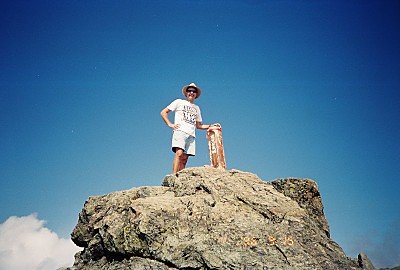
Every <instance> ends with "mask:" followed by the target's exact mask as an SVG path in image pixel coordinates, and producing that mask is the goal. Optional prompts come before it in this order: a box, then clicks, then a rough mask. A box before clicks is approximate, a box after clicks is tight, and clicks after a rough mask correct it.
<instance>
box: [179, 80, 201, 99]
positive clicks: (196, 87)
mask: <svg viewBox="0 0 400 270" xmlns="http://www.w3.org/2000/svg"><path fill="white" fill-rule="evenodd" d="M189 87H192V88H195V89H197V95H196V98H198V97H200V95H201V89H200V87H198V86H197V85H195V84H194V83H191V84H189V85H185V86H184V87H183V88H182V94H183V95H184V96H185V97H186V90H187V89H188V88H189Z"/></svg>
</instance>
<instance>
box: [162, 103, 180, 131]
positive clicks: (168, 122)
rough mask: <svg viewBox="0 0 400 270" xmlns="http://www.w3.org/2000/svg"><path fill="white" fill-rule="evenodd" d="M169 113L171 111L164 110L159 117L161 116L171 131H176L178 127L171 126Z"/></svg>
mask: <svg viewBox="0 0 400 270" xmlns="http://www.w3.org/2000/svg"><path fill="white" fill-rule="evenodd" d="M170 111H171V110H170V109H168V108H165V109H163V110H162V111H161V112H160V115H161V117H162V119H163V120H164V122H165V124H167V126H169V127H170V128H172V129H177V128H178V127H179V125H178V124H177V125H175V124H172V123H171V121H169V118H168V113H169V112H170Z"/></svg>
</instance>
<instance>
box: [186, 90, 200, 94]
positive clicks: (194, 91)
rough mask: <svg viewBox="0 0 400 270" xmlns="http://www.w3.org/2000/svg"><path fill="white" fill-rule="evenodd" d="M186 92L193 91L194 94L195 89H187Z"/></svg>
mask: <svg viewBox="0 0 400 270" xmlns="http://www.w3.org/2000/svg"><path fill="white" fill-rule="evenodd" d="M186 93H195V94H197V90H196V89H187V90H186Z"/></svg>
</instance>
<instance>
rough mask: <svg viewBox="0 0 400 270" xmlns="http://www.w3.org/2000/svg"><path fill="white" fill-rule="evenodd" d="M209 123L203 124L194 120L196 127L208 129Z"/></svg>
mask: <svg viewBox="0 0 400 270" xmlns="http://www.w3.org/2000/svg"><path fill="white" fill-rule="evenodd" d="M210 127H211V125H203V123H202V122H196V128H198V129H209V128H210Z"/></svg>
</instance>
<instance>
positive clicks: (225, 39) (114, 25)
mask: <svg viewBox="0 0 400 270" xmlns="http://www.w3.org/2000/svg"><path fill="white" fill-rule="evenodd" d="M0 21H1V23H0V38H1V40H2V41H1V43H0V181H1V182H0V189H1V190H2V196H1V197H0V203H1V205H2V210H1V212H0V223H3V222H5V221H6V220H7V219H8V218H9V217H11V216H18V217H23V216H29V215H31V214H32V213H37V216H38V218H40V219H42V220H46V221H47V223H46V227H47V228H49V229H50V230H51V231H53V232H55V233H57V235H58V236H60V237H62V238H68V237H69V234H70V233H71V231H72V229H73V227H74V226H75V224H76V222H77V218H78V213H79V211H80V210H81V208H82V206H83V203H84V201H85V200H86V199H87V198H88V197H89V196H93V195H100V194H105V193H109V192H112V191H116V190H123V189H129V188H133V187H139V186H149V185H150V186H155V185H160V184H161V182H162V179H163V177H164V176H165V175H166V174H168V173H170V171H171V166H172V164H171V163H172V157H173V156H172V152H171V151H170V136H171V133H170V130H169V128H168V127H167V126H166V125H165V124H164V122H163V121H162V119H161V117H160V115H159V112H160V111H161V109H163V108H164V107H166V106H167V105H168V104H169V103H170V102H171V101H172V100H174V99H175V98H180V97H181V92H180V89H181V87H182V86H183V85H185V84H187V83H190V82H192V81H193V82H196V84H198V85H199V86H200V87H202V89H203V94H202V96H201V98H199V99H198V100H197V104H198V105H199V106H200V107H201V109H202V116H203V120H204V123H214V122H219V123H221V124H222V126H223V135H224V144H225V152H226V159H227V165H228V167H229V168H230V169H232V168H235V169H240V170H243V171H249V172H253V173H256V174H257V175H258V176H260V177H261V178H262V179H263V180H266V181H270V180H273V179H275V178H280V177H302V178H311V179H314V180H315V181H317V183H318V186H319V188H320V191H321V194H322V199H323V202H324V206H325V214H326V216H327V218H328V222H329V224H330V229H331V236H332V238H333V240H335V241H336V242H338V243H339V245H340V246H341V247H342V248H343V249H344V251H345V252H346V254H347V255H348V256H352V257H355V256H356V255H357V254H358V252H365V253H367V254H368V256H369V257H370V258H371V260H372V261H373V263H374V264H375V266H377V267H383V266H385V267H388V266H393V265H399V264H400V255H399V254H400V244H399V243H400V233H399V228H400V211H399V209H400V200H399V199H398V196H399V195H398V194H399V193H400V187H399V184H398V179H399V178H400V169H399V168H400V166H399V165H400V164H399V163H400V144H399V138H400V125H399V124H398V122H399V120H400V109H399V106H400V93H399V90H400V31H399V27H400V3H399V1H312V0H310V1H283V0H282V1H262V0H244V1H238V0H237V1H206V0H203V1H189V0H187V1H184V0H182V1H161V0H159V1H154V0H146V1H6V2H4V3H3V4H2V8H1V9H0ZM197 136H198V139H197V156H196V157H195V158H192V159H190V160H189V163H188V166H202V165H205V164H208V163H209V158H208V150H207V145H206V139H205V133H204V132H203V131H198V132H197Z"/></svg>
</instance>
